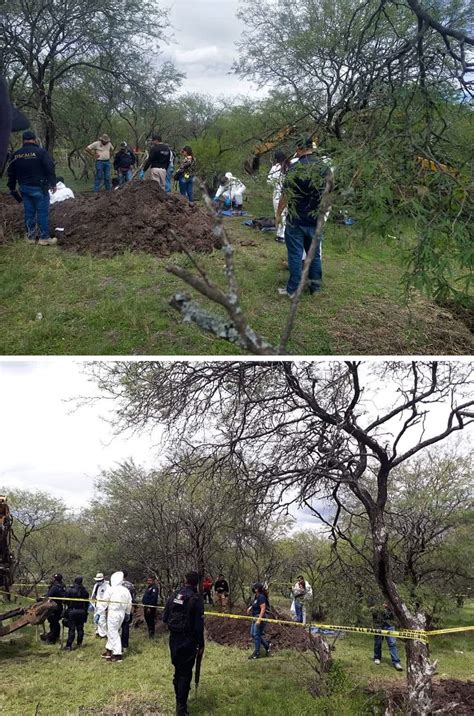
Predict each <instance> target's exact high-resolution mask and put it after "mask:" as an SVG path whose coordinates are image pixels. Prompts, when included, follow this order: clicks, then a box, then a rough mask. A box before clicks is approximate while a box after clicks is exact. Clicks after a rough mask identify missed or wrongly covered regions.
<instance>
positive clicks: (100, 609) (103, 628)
mask: <svg viewBox="0 0 474 716" xmlns="http://www.w3.org/2000/svg"><path fill="white" fill-rule="evenodd" d="M109 587H110V584H109V582H108V581H107V580H106V579H103V580H102V581H101V582H96V583H95V584H94V589H93V590H92V594H91V603H92V606H93V607H94V624H95V625H96V627H97V628H96V634H98V635H99V636H100V637H105V636H107V621H106V609H107V605H106V604H104V603H103V601H102V600H103V599H104V595H105V594H106V592H107V589H108V588H109ZM94 599H97V600H98V602H97V603H95V604H94Z"/></svg>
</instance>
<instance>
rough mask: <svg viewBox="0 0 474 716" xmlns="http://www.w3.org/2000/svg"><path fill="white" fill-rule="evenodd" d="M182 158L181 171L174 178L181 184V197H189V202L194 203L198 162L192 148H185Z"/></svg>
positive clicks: (182, 151)
mask: <svg viewBox="0 0 474 716" xmlns="http://www.w3.org/2000/svg"><path fill="white" fill-rule="evenodd" d="M181 157H182V159H181V164H180V165H179V169H178V171H177V172H176V174H175V175H174V178H175V179H176V181H177V182H178V184H179V193H180V194H181V196H185V197H187V199H188V201H190V202H192V200H193V183H194V171H195V168H196V161H195V159H194V154H193V150H192V149H191V147H189V146H186V147H183V148H182V150H181Z"/></svg>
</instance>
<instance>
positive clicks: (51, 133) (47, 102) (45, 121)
mask: <svg viewBox="0 0 474 716" xmlns="http://www.w3.org/2000/svg"><path fill="white" fill-rule="evenodd" d="M39 110H40V116H41V126H42V132H43V139H44V148H45V149H46V151H47V152H49V153H50V154H51V156H53V155H54V147H55V145H56V125H55V123H54V117H53V105H52V101H51V97H49V96H48V95H46V94H41V98H40V107H39Z"/></svg>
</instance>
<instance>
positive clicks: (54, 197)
mask: <svg viewBox="0 0 474 716" xmlns="http://www.w3.org/2000/svg"><path fill="white" fill-rule="evenodd" d="M65 199H74V192H73V190H72V189H69V187H67V186H66V184H65V183H64V179H63V177H56V191H55V192H54V193H53V192H52V191H50V192H49V203H50V204H57V203H58V202H60V201H64V200H65Z"/></svg>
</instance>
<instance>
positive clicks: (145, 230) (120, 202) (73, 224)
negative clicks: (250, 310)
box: [0, 181, 216, 257]
mask: <svg viewBox="0 0 474 716" xmlns="http://www.w3.org/2000/svg"><path fill="white" fill-rule="evenodd" d="M50 227H51V233H52V234H54V229H55V228H56V227H59V228H63V229H64V232H57V234H56V235H57V236H58V245H59V246H60V247H61V248H62V249H64V250H67V251H72V252H75V253H79V254H84V253H89V254H93V255H96V256H104V257H110V256H116V255H117V254H121V253H123V252H124V251H127V250H130V251H145V252H147V253H151V254H155V255H157V256H169V254H171V253H173V252H176V251H182V250H183V249H182V246H181V245H180V241H181V242H182V243H183V244H185V245H186V246H187V247H188V248H189V249H191V250H193V251H201V252H209V251H212V250H213V248H214V247H215V246H216V243H215V238H214V236H213V233H212V230H213V221H212V218H211V217H210V216H209V215H208V214H206V213H205V212H204V211H203V210H202V209H200V208H199V207H197V206H195V205H190V204H189V203H188V201H187V200H186V199H184V198H183V197H181V196H180V195H178V194H166V193H165V192H164V191H163V190H162V189H160V187H159V186H158V185H157V184H156V182H152V181H144V182H134V183H132V184H130V185H127V186H125V187H123V188H121V189H118V190H116V191H110V192H100V193H99V194H92V195H90V194H89V195H80V194H78V195H77V196H76V198H75V199H68V200H66V201H63V202H60V203H58V204H53V205H52V207H51V212H50ZM2 234H3V239H2ZM23 234H24V225H23V210H22V206H21V205H20V204H17V203H16V202H15V201H14V199H13V198H11V197H10V196H8V195H2V196H0V241H2V240H3V241H4V242H5V241H9V240H11V239H13V238H15V237H18V236H22V235H23ZM177 237H178V238H177Z"/></svg>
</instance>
